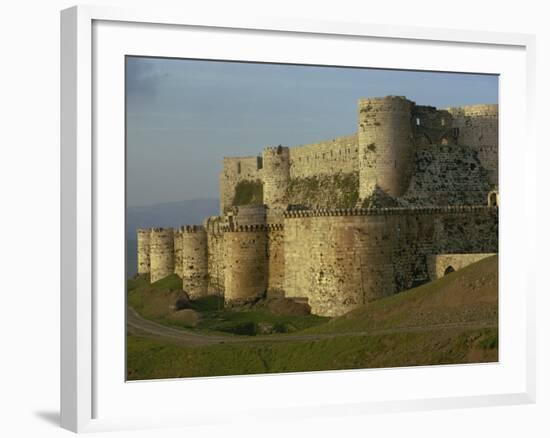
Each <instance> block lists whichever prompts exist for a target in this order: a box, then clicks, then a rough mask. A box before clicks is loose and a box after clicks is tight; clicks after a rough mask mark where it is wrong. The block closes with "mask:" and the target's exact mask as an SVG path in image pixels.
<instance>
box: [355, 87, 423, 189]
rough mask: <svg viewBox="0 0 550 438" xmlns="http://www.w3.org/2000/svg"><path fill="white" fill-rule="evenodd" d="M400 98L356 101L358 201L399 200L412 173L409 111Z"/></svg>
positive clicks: (411, 103) (391, 97)
mask: <svg viewBox="0 0 550 438" xmlns="http://www.w3.org/2000/svg"><path fill="white" fill-rule="evenodd" d="M413 105H414V104H413V102H411V101H409V100H407V99H406V98H404V97H401V96H387V97H382V98H369V99H359V105H358V112H359V129H358V143H359V197H360V198H361V199H368V198H369V197H371V196H372V195H373V194H374V193H376V192H377V190H381V191H382V192H383V193H384V194H386V195H389V196H391V197H399V196H401V195H403V193H405V191H406V190H407V188H408V187H409V182H410V178H411V175H412V170H413V146H412V138H413V134H412V107H413Z"/></svg>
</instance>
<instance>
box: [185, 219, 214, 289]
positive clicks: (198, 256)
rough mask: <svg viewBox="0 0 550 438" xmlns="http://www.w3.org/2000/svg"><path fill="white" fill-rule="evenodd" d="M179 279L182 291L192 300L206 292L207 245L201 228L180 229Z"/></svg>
mask: <svg viewBox="0 0 550 438" xmlns="http://www.w3.org/2000/svg"><path fill="white" fill-rule="evenodd" d="M180 239H181V278H182V286H183V290H184V291H186V292H187V293H188V294H189V296H190V297H191V298H192V299H195V298H199V297H203V296H205V295H207V292H208V257H207V250H208V244H207V241H206V230H205V229H204V227H202V226H197V225H186V226H184V227H182V228H181V234H180Z"/></svg>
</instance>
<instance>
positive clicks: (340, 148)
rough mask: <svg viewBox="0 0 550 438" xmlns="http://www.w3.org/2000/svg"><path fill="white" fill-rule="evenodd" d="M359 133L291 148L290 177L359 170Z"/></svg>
mask: <svg viewBox="0 0 550 438" xmlns="http://www.w3.org/2000/svg"><path fill="white" fill-rule="evenodd" d="M358 156H359V151H358V143H357V134H353V135H348V136H344V137H337V138H334V139H332V140H326V141H322V142H319V143H311V144H305V145H300V146H295V147H292V148H290V178H308V177H316V176H319V175H334V174H337V173H351V172H357V171H358V170H359V162H358Z"/></svg>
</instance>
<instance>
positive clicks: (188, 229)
mask: <svg viewBox="0 0 550 438" xmlns="http://www.w3.org/2000/svg"><path fill="white" fill-rule="evenodd" d="M179 231H180V232H181V233H199V232H204V231H206V229H205V228H204V226H202V225H182V226H181V227H180V228H179Z"/></svg>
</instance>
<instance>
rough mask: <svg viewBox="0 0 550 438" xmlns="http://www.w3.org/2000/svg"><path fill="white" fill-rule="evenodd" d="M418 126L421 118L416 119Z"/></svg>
mask: <svg viewBox="0 0 550 438" xmlns="http://www.w3.org/2000/svg"><path fill="white" fill-rule="evenodd" d="M416 126H420V117H417V118H416Z"/></svg>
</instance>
